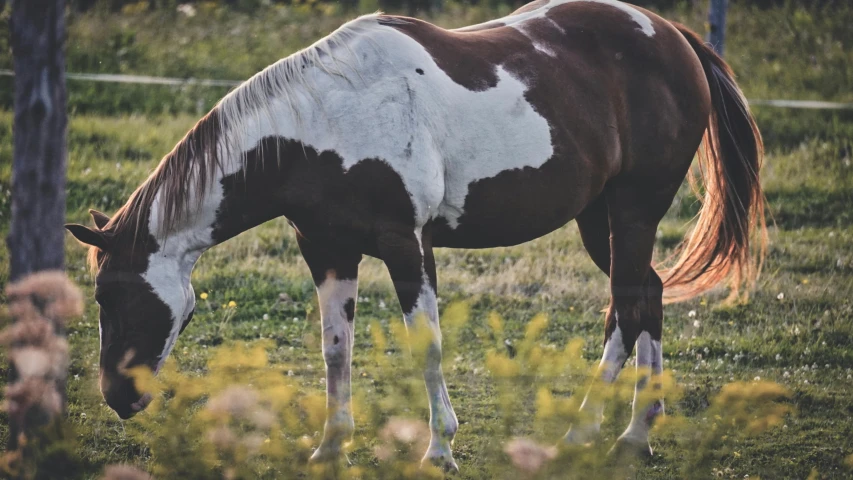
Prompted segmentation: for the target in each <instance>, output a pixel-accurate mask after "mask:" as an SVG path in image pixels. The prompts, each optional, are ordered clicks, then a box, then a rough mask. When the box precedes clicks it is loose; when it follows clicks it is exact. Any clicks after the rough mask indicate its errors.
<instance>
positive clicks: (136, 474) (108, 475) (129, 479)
mask: <svg viewBox="0 0 853 480" xmlns="http://www.w3.org/2000/svg"><path fill="white" fill-rule="evenodd" d="M101 480H154V477H152V476H151V475H148V474H147V473H145V472H143V471H142V470H139V469H137V468H134V467H131V466H130V465H109V466H107V468H106V470H105V471H104V477H103V478H102V479H101Z"/></svg>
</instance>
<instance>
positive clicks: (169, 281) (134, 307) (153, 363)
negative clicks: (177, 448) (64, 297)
mask: <svg viewBox="0 0 853 480" xmlns="http://www.w3.org/2000/svg"><path fill="white" fill-rule="evenodd" d="M90 213H91V214H92V218H93V219H94V221H95V225H96V228H90V227H86V226H84V225H78V224H69V225H66V228H67V229H68V231H69V232H71V234H72V235H74V237H75V238H76V239H77V240H79V241H80V242H82V243H84V244H86V245H89V246H90V247H91V249H90V262H91V265H92V266H93V268H94V269H96V270H97V275H96V277H95V278H96V283H95V300H96V301H97V302H98V306H99V308H100V328H99V331H100V339H101V340H100V341H101V358H100V388H101V393H103V395H104V399H105V400H106V402H107V405H109V406H110V408H112V409H113V410H115V412H116V413H117V414H118V416H119V417H121V418H129V417H131V416H133V415H134V414H135V413H137V412H139V411H141V410H142V409H144V408H145V407H146V405H147V404H148V401H149V400H150V397H149V396H147V395H146V396H143V395H142V394H140V393H139V392H138V391H137V390H136V388H135V386H134V382H133V379H132V378H130V377H129V376H128V374H127V370H128V369H130V368H132V367H136V366H146V367H149V368H150V369H151V370H153V371H154V373H157V371H158V370H159V369H160V367H161V366H162V365H163V362H164V361H165V359H166V357H167V356H168V355H169V352H170V351H171V350H172V347H173V346H174V345H175V341H176V340H177V338H178V334H180V332H181V331H183V329H184V327H186V326H187V324H188V323H189V321H190V319H191V318H192V315H193V310H194V308H195V295H194V293H193V290H192V286H191V285H190V284H189V273H188V272H187V273H184V270H185V268H183V269H182V265H181V261H182V259H180V258H175V257H173V256H170V255H168V254H166V253H164V252H163V251H162V249H161V248H160V246H159V245H158V244H157V242H156V241H155V240H154V238H153V237H151V235H150V234H149V233H148V230H147V227H145V226H144V225H143V226H142V228H136V229H124V230H131V231H130V232H126V231H125V232H123V231H122V229H121V228H116V227H117V225H115V224H114V223H115V222H111V221H110V219H109V218H108V217H107V216H106V215H104V214H102V213H99V212H97V211H94V210H91V211H90ZM190 270H191V268H190Z"/></svg>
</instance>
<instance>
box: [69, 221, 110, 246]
mask: <svg viewBox="0 0 853 480" xmlns="http://www.w3.org/2000/svg"><path fill="white" fill-rule="evenodd" d="M65 229H66V230H68V231H69V232H71V235H74V238H76V239H77V240H78V241H79V242H80V243H84V244H86V245H92V246H93V247H98V248H100V249H101V250H108V249H109V242H107V237H106V235H104V232H102V231H100V230H94V229H92V228H89V227H87V226H85V225H80V224H79V223H66V224H65Z"/></svg>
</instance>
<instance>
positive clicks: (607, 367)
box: [564, 195, 627, 444]
mask: <svg viewBox="0 0 853 480" xmlns="http://www.w3.org/2000/svg"><path fill="white" fill-rule="evenodd" d="M576 221H577V224H578V230H580V234H581V239H582V240H583V245H584V247H585V248H586V251H587V253H589V256H590V258H592V261H593V262H595V264H596V266H598V268H599V269H601V271H603V272H604V273H606V274H607V275H608V276H609V275H610V220H609V218H608V213H607V201H606V199H605V198H604V195H601V196H600V197H598V198H597V199H596V200H595V201H594V202H593V203H591V204H590V205H589V206H588V207H587V208H586V209H584V211H583V212H581V214H580V215H578V217H577V219H576ZM612 317H613V312H612V304H611V307H610V308H608V310H607V317H606V318H607V322H606V324H605V325H606V327H605V330H606V335H605V339H604V355H603V356H602V358H601V363H600V365H599V368H598V372H597V377H598V378H599V379H601V381H602V382H604V383H605V384H608V383H611V382H613V381H614V380H616V377H617V376H618V375H619V371H620V370H621V369H622V365H623V364H624V363H625V359H626V358H627V354H626V353H624V349H623V347H622V343H621V342H620V341H616V342H614V341H612V334H613V326H614V325H615V320H613V318H612ZM623 357H624V358H623ZM602 394H603V392H602V391H601V389H600V388H596V387H593V388H591V389H590V390H589V392H587V395H586V397H585V398H584V401H583V403H582V404H581V413H582V414H583V415H582V416H583V417H585V418H583V419H582V421H581V422H578V423H576V424H574V425H572V427H571V428H570V429H569V431H568V433H566V436H565V437H564V440H565V441H566V442H568V443H573V444H584V443H588V442H590V441H592V440H594V439H595V438H596V437H597V436H598V433H599V431H600V429H601V422H602V420H603V418H604V401H603V398H602Z"/></svg>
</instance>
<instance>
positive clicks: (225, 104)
mask: <svg viewBox="0 0 853 480" xmlns="http://www.w3.org/2000/svg"><path fill="white" fill-rule="evenodd" d="M380 15H381V13H374V14H369V15H362V16H360V17H358V18H356V19H354V20H351V21H349V22H347V23H345V24H343V25H341V26H340V27H338V29H337V30H335V31H333V32H332V33H330V34H329V35H327V36H325V37H323V38H321V39H320V40H317V41H316V42H314V43H313V44H312V45H310V46H308V47H306V48H304V49H302V50H299V51H298V52H295V53H293V54H291V55H290V56H288V57H286V58H283V59H281V60H279V61H277V62H275V63H273V64H272V65H270V66H268V67H266V68H265V69H263V70H261V71H260V72H258V73H256V74H255V75H253V76H252V77H251V78H249V79H248V80H246V81H245V82H244V83H243V84H242V85H240V86H239V87H237V88H236V89H234V90H233V91H231V92H230V93H228V94H227V95H226V96H225V97H223V98H222V100H220V101H219V103H218V104H217V106H216V108H217V109H219V111H220V115H219V120H220V123H221V127H222V128H221V131H222V132H223V133H225V138H223V140H225V139H227V138H229V137H233V135H228V134H227V132H233V131H236V132H238V133H239V132H241V124H242V123H243V120H244V119H245V118H246V117H247V116H249V115H254V116H259V115H264V116H265V117H266V120H269V121H270V122H274V118H275V116H274V115H271V114H270V112H269V111H268V109H267V108H266V107H267V106H268V105H269V104H270V99H271V98H276V99H284V100H285V102H286V103H287V104H288V105H289V106H290V110H291V114H292V115H293V118H294V121H295V122H296V124H297V125H299V124H301V119H300V112H299V110H298V109H297V108H295V105H294V98H293V97H294V94H295V90H296V89H300V90H301V91H304V92H308V93H309V94H310V95H312V96H314V98H315V99H316V98H317V97H316V95H315V94H316V92H315V90H314V89H313V86H312V85H311V83H310V82H309V81H307V78H306V75H305V73H306V70H307V67H310V66H316V67H318V68H320V69H322V70H323V71H324V72H325V73H327V74H329V75H332V76H337V77H341V78H344V79H350V77H351V76H353V75H356V76H358V75H359V72H358V68H357V67H358V65H354V64H352V63H353V62H356V63H357V62H358V57H357V56H356V55H354V54H353V52H352V51H351V50H350V46H349V42H350V41H351V40H352V39H353V38H355V37H357V36H359V35H362V34H365V33H368V32H370V31H372V30H375V29H376V28H377V27H380V24H379V21H378V20H379V16H380ZM341 52H347V53H349V54H350V55H341V54H340V53H341ZM226 143H230V142H227V141H226ZM230 147H233V145H226V148H228V149H229V150H231V148H230ZM232 151H233V150H232Z"/></svg>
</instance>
